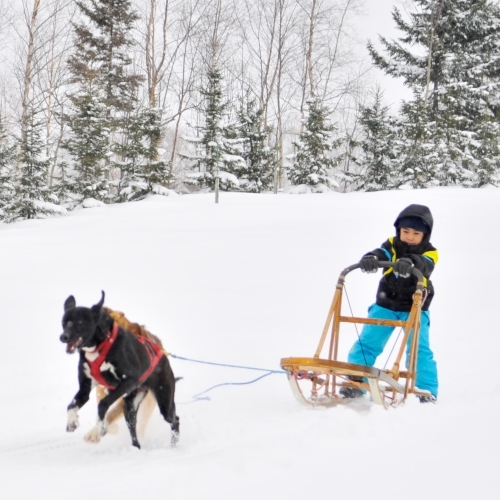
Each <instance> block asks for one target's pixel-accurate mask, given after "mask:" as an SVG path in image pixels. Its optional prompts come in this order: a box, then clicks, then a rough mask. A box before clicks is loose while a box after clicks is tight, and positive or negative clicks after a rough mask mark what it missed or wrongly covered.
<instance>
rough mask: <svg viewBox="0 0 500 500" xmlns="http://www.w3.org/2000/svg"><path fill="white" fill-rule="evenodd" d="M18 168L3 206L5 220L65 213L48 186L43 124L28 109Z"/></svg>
mask: <svg viewBox="0 0 500 500" xmlns="http://www.w3.org/2000/svg"><path fill="white" fill-rule="evenodd" d="M19 159H20V168H19V172H18V174H17V176H16V182H15V186H14V193H13V197H12V199H11V201H10V203H8V204H6V205H5V207H4V214H5V221H6V222H14V221H16V220H21V219H35V218H41V217H44V216H47V215H55V214H60V215H61V214H65V213H66V210H65V209H64V208H63V207H61V206H58V204H57V203H58V199H57V197H56V196H55V195H54V194H53V193H52V192H51V190H50V188H49V187H48V185H47V177H48V168H49V165H50V159H49V158H46V157H45V143H44V141H43V140H42V123H41V121H39V120H37V119H36V118H35V116H34V114H33V112H31V114H30V120H29V123H28V129H27V133H26V136H25V139H24V140H22V141H21V144H20V158H19Z"/></svg>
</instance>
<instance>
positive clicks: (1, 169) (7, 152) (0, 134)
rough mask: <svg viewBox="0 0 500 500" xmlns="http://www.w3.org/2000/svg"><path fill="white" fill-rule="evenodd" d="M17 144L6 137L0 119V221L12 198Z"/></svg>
mask: <svg viewBox="0 0 500 500" xmlns="http://www.w3.org/2000/svg"><path fill="white" fill-rule="evenodd" d="M16 160H17V144H16V141H14V140H13V139H12V138H11V137H9V136H8V134H7V131H6V130H5V127H4V122H3V119H2V118H1V117H0V219H2V218H3V217H4V207H5V206H6V205H8V204H10V203H11V202H12V198H13V196H14V184H15V170H16Z"/></svg>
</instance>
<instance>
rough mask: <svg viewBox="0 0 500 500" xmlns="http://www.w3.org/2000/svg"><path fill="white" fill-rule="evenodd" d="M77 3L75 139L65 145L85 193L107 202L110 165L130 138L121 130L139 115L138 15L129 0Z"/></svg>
mask: <svg viewBox="0 0 500 500" xmlns="http://www.w3.org/2000/svg"><path fill="white" fill-rule="evenodd" d="M76 5H77V6H78V8H79V10H80V13H81V15H82V16H81V17H82V21H81V22H78V23H75V24H74V25H73V27H74V33H75V35H74V38H75V52H74V54H73V56H71V57H70V59H69V61H68V65H69V69H70V72H71V83H72V84H73V85H74V86H75V87H76V88H77V91H76V92H75V93H74V94H73V96H72V98H71V100H72V104H73V110H72V114H71V117H70V123H72V124H73V125H72V138H71V139H70V141H68V142H67V143H66V144H67V149H68V150H69V151H70V152H71V153H72V155H74V159H75V163H76V165H75V170H76V171H77V173H78V175H82V174H83V179H81V180H78V179H77V180H76V183H75V186H77V187H80V186H81V185H83V186H84V187H85V191H84V192H82V194H83V195H84V197H88V196H93V197H96V198H97V199H100V200H109V195H108V194H107V193H106V191H108V190H109V187H110V183H109V179H110V177H111V169H112V168H113V167H116V166H117V165H119V162H115V163H113V155H114V154H118V153H119V152H120V149H121V144H123V143H124V142H127V139H126V138H125V139H124V138H123V134H125V133H126V132H127V129H128V128H129V127H128V123H129V121H130V120H131V116H134V115H135V110H136V108H137V91H138V87H139V85H140V83H141V81H142V77H141V76H140V75H138V74H136V73H134V71H133V70H132V60H131V58H130V51H131V50H132V48H133V46H134V44H135V42H134V39H133V37H132V29H133V25H134V22H135V21H136V20H137V19H138V15H137V14H136V12H135V11H134V10H133V9H132V3H131V1H130V0H85V1H77V2H76ZM112 138H115V139H116V142H113V141H112ZM88 139H92V146H93V147H92V149H91V151H90V152H89V154H86V155H85V154H84V151H82V150H81V147H82V146H83V145H84V143H85V141H86V140H88ZM71 142H74V143H75V144H74V145H72V144H71ZM106 143H107V144H106ZM75 153H76V156H75ZM83 156H85V161H84V162H83V161H82V158H83ZM92 170H93V171H92ZM89 179H92V181H93V183H92V184H89V182H88V180H89ZM90 186H93V187H90ZM89 187H90V189H89Z"/></svg>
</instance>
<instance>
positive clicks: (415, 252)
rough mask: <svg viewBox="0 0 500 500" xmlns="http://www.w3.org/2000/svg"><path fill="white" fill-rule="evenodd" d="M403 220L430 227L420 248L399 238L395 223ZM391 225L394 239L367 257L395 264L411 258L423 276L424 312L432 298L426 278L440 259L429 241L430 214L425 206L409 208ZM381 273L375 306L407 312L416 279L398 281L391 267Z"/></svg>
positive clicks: (432, 292) (431, 224)
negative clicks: (402, 259) (421, 222)
mask: <svg viewBox="0 0 500 500" xmlns="http://www.w3.org/2000/svg"><path fill="white" fill-rule="evenodd" d="M403 217H419V218H421V219H422V220H423V221H424V222H425V223H426V224H427V225H428V226H429V228H430V231H429V233H428V234H427V233H425V235H424V239H423V240H422V243H420V244H419V245H408V244H407V243H403V242H402V241H401V240H400V239H399V234H398V233H399V230H398V221H399V219H402V218H403ZM394 226H395V227H396V236H395V237H391V238H388V239H387V240H386V241H384V243H382V246H381V247H380V248H377V249H375V250H373V251H372V252H368V253H367V254H366V255H374V256H376V257H377V258H378V259H379V260H384V261H389V262H395V261H396V260H397V259H400V258H402V257H407V258H409V259H411V261H412V262H413V264H414V266H415V267H416V268H417V269H418V270H419V271H421V272H422V274H423V275H424V286H425V288H426V289H427V298H426V299H425V302H424V304H423V306H422V310H423V311H426V310H427V309H429V306H430V304H431V302H432V298H433V297H434V287H433V286H432V282H431V280H430V279H429V278H430V275H431V273H432V271H433V270H434V265H435V264H436V263H437V261H438V258H439V257H438V251H437V250H436V248H434V247H433V246H432V245H431V243H430V241H429V240H430V237H431V233H432V226H433V219H432V215H431V212H430V210H429V209H428V208H427V207H426V206H424V205H410V206H408V207H407V208H405V209H404V210H403V211H402V212H401V213H400V214H399V215H398V217H397V219H396V221H395V222H394ZM383 273H384V275H383V277H382V279H381V280H380V283H379V286H378V290H377V300H376V302H377V304H378V305H379V306H382V307H385V308H387V309H391V310H392V311H409V310H410V309H411V306H412V304H413V300H412V297H413V294H414V293H415V289H416V286H417V278H416V277H415V276H414V275H413V274H412V275H411V276H410V277H409V278H401V277H399V278H398V277H396V275H395V274H394V272H393V268H392V267H391V268H387V269H385V268H383Z"/></svg>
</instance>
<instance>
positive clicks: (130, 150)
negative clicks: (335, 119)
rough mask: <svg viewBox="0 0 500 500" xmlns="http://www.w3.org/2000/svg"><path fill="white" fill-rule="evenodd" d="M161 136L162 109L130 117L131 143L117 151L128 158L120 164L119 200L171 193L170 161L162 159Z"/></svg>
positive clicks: (128, 138)
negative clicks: (169, 187) (168, 186)
mask: <svg viewBox="0 0 500 500" xmlns="http://www.w3.org/2000/svg"><path fill="white" fill-rule="evenodd" d="M162 136H163V128H162V112H161V110H160V109H158V108H155V109H151V108H148V109H144V110H142V111H141V112H140V113H139V115H138V116H137V117H134V118H133V119H132V120H130V124H129V128H128V130H127V133H126V134H125V136H124V137H126V139H127V141H128V142H127V143H126V144H124V145H123V146H122V148H121V149H119V150H117V151H118V152H119V153H120V154H121V155H122V156H123V157H124V159H125V162H124V163H123V164H122V165H121V166H120V168H121V170H122V175H123V177H122V180H121V182H120V189H119V196H118V198H117V201H134V200H141V199H143V198H144V197H146V196H147V195H148V194H149V193H160V194H161V193H165V192H168V190H167V188H166V186H167V185H168V184H169V182H170V180H171V174H170V164H169V162H166V161H162V160H161V159H160V147H159V146H160V141H161V138H162Z"/></svg>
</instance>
